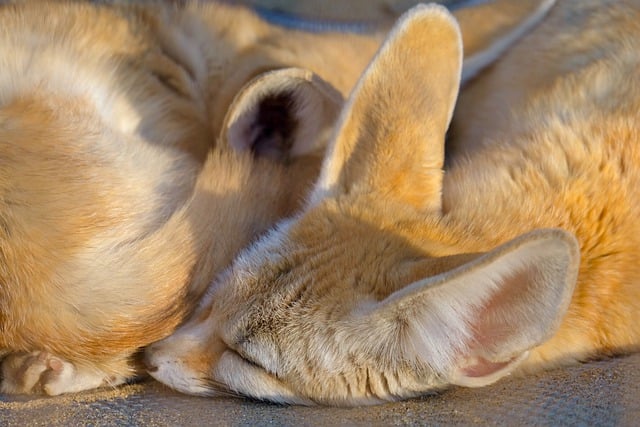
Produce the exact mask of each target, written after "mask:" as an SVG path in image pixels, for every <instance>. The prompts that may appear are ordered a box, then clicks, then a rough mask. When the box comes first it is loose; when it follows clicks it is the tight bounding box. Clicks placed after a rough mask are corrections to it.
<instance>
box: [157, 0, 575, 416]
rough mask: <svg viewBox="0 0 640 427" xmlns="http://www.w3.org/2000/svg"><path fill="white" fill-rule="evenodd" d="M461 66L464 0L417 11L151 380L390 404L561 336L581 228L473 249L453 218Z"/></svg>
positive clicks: (194, 389) (490, 372)
mask: <svg viewBox="0 0 640 427" xmlns="http://www.w3.org/2000/svg"><path fill="white" fill-rule="evenodd" d="M461 62H462V47H461V38H460V32H459V30H458V26H457V24H456V22H455V21H454V20H453V19H452V17H451V16H450V15H449V13H448V12H447V11H446V9H444V8H442V7H440V6H434V5H430V6H418V7H416V8H414V9H412V10H411V11H410V12H408V13H407V14H406V15H404V16H403V18H402V19H401V20H400V21H399V23H398V24H397V26H396V27H395V28H394V29H393V31H392V32H391V33H390V35H389V36H388V39H387V41H386V42H385V43H384V45H383V46H382V47H381V49H380V50H379V52H378V53H377V55H376V57H375V58H374V59H373V61H372V63H371V64H370V66H369V67H368V69H367V70H366V71H365V72H364V74H363V76H362V77H361V79H360V81H359V82H358V84H357V85H356V87H355V89H354V91H353V93H352V94H351V96H350V98H349V100H348V101H347V103H346V105H345V107H344V109H343V111H342V114H341V117H340V119H339V121H338V125H337V128H336V131H335V134H334V137H333V140H332V146H331V147H330V149H329V152H328V154H327V157H326V159H325V163H324V165H323V169H322V172H321V176H320V178H319V180H318V182H317V183H316V186H315V189H314V191H313V193H312V195H311V197H310V198H309V200H308V203H307V206H306V207H305V209H304V210H303V211H302V212H301V213H300V214H298V215H297V216H296V217H294V218H292V219H289V220H286V221H284V222H281V223H280V224H279V225H278V226H276V227H275V228H274V229H273V230H272V231H271V232H269V233H268V234H267V235H266V236H264V237H263V238H262V239H260V240H259V241H257V242H256V243H255V244H254V245H253V246H252V247H250V248H248V249H246V250H245V251H244V252H243V253H242V254H241V255H240V256H239V257H238V258H237V259H236V261H235V262H234V263H233V265H232V266H231V267H230V268H229V269H228V270H227V271H226V273H224V274H223V275H222V277H220V278H219V279H218V280H217V281H216V283H214V285H213V286H212V288H211V289H210V291H209V292H208V294H207V296H206V297H205V298H204V300H203V301H202V303H201V306H200V308H199V310H198V311H197V312H196V314H195V315H194V317H193V318H192V319H191V320H190V321H189V322H188V323H187V324H186V325H184V326H183V327H182V328H181V329H180V330H178V332H177V333H176V334H174V335H173V336H171V337H169V338H167V339H166V340H164V341H160V342H159V343H156V344H154V345H152V346H151V347H150V348H149V349H148V351H147V363H148V365H149V367H150V371H151V375H153V376H154V377H155V378H157V379H159V380H160V381H162V382H164V383H166V384H168V385H170V386H172V387H174V388H176V389H178V390H180V391H183V392H187V393H193V394H205V395H216V394H219V393H235V394H240V395H244V396H250V397H253V398H256V399H264V400H269V401H274V402H282V403H300V404H314V403H323V404H335V405H355V404H373V403H379V402H382V401H388V400H397V399H402V398H407V397H412V396H416V395H419V394H423V393H425V392H429V391H431V390H436V389H439V388H442V387H445V386H447V385H451V384H455V385H463V386H482V385H485V384H489V383H491V382H494V381H496V380H497V379H499V378H501V377H503V376H505V375H507V374H509V373H510V372H512V371H513V369H514V368H515V367H516V366H517V365H518V364H519V363H520V362H521V361H522V360H523V359H525V358H526V357H527V352H528V351H529V350H530V349H531V348H533V347H535V346H537V345H539V344H541V343H542V342H544V341H545V340H547V339H548V338H550V337H551V336H552V335H553V333H554V331H555V330H556V328H557V327H558V326H559V324H560V321H561V319H562V316H563V314H564V312H565V310H566V309H567V306H568V304H569V300H570V298H571V295H572V291H573V287H574V283H575V280H576V274H577V268H578V263H579V253H578V247H577V243H576V241H575V238H574V237H573V236H572V235H570V234H568V233H566V232H564V231H561V230H537V231H533V232H531V233H529V234H526V235H523V236H520V237H517V238H515V239H513V240H510V241H507V242H506V243H503V244H501V245H498V246H497V247H493V248H490V249H489V250H487V251H485V252H469V251H467V250H465V248H464V247H461V245H460V242H459V240H458V238H457V237H456V236H457V234H456V233H455V232H453V228H455V226H454V225H452V224H449V223H448V219H447V215H446V209H445V208H444V207H443V204H442V197H441V196H442V184H443V163H444V138H445V132H446V130H447V127H448V124H449V121H450V119H451V115H452V111H453V108H454V104H455V100H456V97H457V93H458V86H459V82H460V75H461Z"/></svg>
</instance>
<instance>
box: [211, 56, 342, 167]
mask: <svg viewBox="0 0 640 427" xmlns="http://www.w3.org/2000/svg"><path fill="white" fill-rule="evenodd" d="M342 104H343V99H342V95H340V93H339V92H338V91H337V90H335V89H334V88H333V87H332V86H331V85H330V84H329V83H327V82H325V81H324V80H322V79H321V78H320V77H318V76H317V75H315V74H313V73H312V72H311V71H308V70H303V69H300V68H284V69H280V70H276V71H270V72H266V73H264V74H261V75H259V76H257V77H255V78H254V79H253V80H251V81H250V82H249V83H247V84H246V85H245V86H244V87H243V88H242V89H241V90H240V92H239V93H238V94H237V95H236V97H235V99H234V101H233V102H232V104H231V106H230V107H229V110H228V112H227V115H226V117H225V119H224V122H223V125H222V131H221V132H222V133H221V137H220V141H221V143H222V144H226V145H227V146H228V147H230V148H232V149H234V150H237V151H244V150H250V151H252V152H253V153H254V154H255V155H256V156H263V157H268V158H272V159H275V160H280V161H286V160H287V159H288V158H289V157H290V156H299V155H303V154H306V153H309V152H312V151H314V150H316V149H318V148H320V147H322V145H323V144H326V142H327V141H328V139H329V135H328V134H329V132H330V130H331V128H332V126H333V125H334V123H335V121H336V120H337V115H338V113H339V112H340V108H341V107H342Z"/></svg>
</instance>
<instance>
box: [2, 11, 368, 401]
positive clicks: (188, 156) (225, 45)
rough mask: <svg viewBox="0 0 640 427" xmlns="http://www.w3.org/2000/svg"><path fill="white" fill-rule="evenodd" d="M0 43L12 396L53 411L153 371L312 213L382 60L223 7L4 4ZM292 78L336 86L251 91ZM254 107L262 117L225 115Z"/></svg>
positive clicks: (294, 84)
mask: <svg viewBox="0 0 640 427" xmlns="http://www.w3.org/2000/svg"><path fill="white" fill-rule="evenodd" d="M0 36H1V38H2V40H3V42H2V46H0V69H1V71H0V352H1V353H4V354H6V355H7V356H6V358H5V359H4V361H3V364H2V376H3V380H2V385H1V390H2V391H3V392H7V393H29V392H45V393H47V394H59V393H62V392H66V391H77V390H81V389H85V388H91V387H96V386H99V385H105V384H118V383H121V382H123V381H125V380H126V379H128V378H131V377H132V376H133V375H136V374H137V373H139V372H140V369H139V366H138V365H137V363H136V360H135V359H136V358H135V357H134V356H135V354H136V353H137V352H138V351H139V349H141V348H142V347H144V346H145V345H147V344H149V343H151V342H153V341H156V340H158V339H161V338H163V337H165V336H167V335H168V334H169V333H170V332H171V331H173V330H174V328H175V327H176V326H177V325H178V324H179V323H180V322H181V321H182V320H183V319H184V318H185V316H186V315H188V313H189V312H190V310H191V308H192V307H193V304H194V303H195V301H197V300H198V298H199V297H200V296H201V295H202V293H203V292H204V290H205V288H206V286H207V284H208V283H209V282H210V280H211V278H212V277H213V276H214V275H215V273H217V272H219V271H220V270H221V269H222V268H223V267H224V266H226V265H227V264H228V263H229V262H230V261H231V259H232V258H233V256H234V255H235V254H236V252H237V251H238V250H239V249H240V248H242V247H243V246H245V245H246V244H248V243H249V242H250V241H251V240H252V239H253V238H254V237H255V236H257V235H258V234H259V233H260V232H262V231H264V230H265V229H266V228H268V227H269V226H270V225H272V224H273V223H274V222H275V221H276V220H278V219H280V218H282V217H283V216H286V215H289V214H291V213H292V212H293V210H294V209H295V208H297V207H299V205H300V201H301V200H303V195H304V193H305V192H306V190H307V189H308V187H309V185H310V184H311V183H312V180H313V179H315V177H316V176H317V173H318V169H319V165H320V161H321V154H320V152H319V151H318V150H319V149H321V148H322V147H321V146H322V140H321V139H322V138H325V139H324V140H325V141H326V136H323V132H322V131H323V130H324V129H326V128H327V127H328V126H329V125H330V124H331V123H333V120H334V119H335V115H336V114H337V112H339V109H340V106H341V104H342V98H341V95H340V91H342V92H343V93H344V92H346V91H347V90H348V89H350V87H351V86H352V84H353V82H354V81H355V80H356V79H357V77H358V75H359V74H360V73H361V70H362V68H364V66H365V65H366V62H367V61H368V60H369V58H370V57H371V55H372V54H373V52H374V51H375V49H376V48H377V46H378V44H379V37H378V36H377V35H370V36H367V37H365V36H353V35H337V34H323V35H310V34H303V33H300V34H298V33H292V32H290V31H284V30H282V29H280V28H276V27H272V26H269V25H267V24H265V23H263V22H262V21H260V20H259V19H258V18H257V17H255V16H254V15H253V14H252V13H251V12H250V11H248V10H245V9H243V8H237V7H232V6H228V5H223V4H217V3H214V2H193V3H188V4H186V5H184V6H182V7H177V6H175V7H174V6H162V5H160V4H155V5H153V6H150V7H146V6H144V5H138V6H117V5H95V4H90V3H88V2H66V1H64V2H40V1H28V2H18V3H17V4H15V5H3V6H1V7H0ZM338 41H339V44H338ZM311 46H312V47H313V48H310V47H311ZM342 55H347V56H348V57H349V58H350V61H349V62H348V63H346V62H344V61H341V60H338V59H337V58H338V57H340V58H341V57H342ZM284 64H286V65H288V66H295V65H304V66H305V67H306V68H308V69H310V70H314V71H316V72H318V73H320V74H324V75H325V76H326V78H327V79H328V80H330V81H331V84H328V83H325V82H324V81H322V80H321V79H320V78H319V77H317V75H314V74H313V73H312V72H310V71H303V70H297V71H296V70H292V71H284V72H283V73H280V74H278V73H276V74H275V75H273V74H268V75H266V77H264V78H262V79H261V80H259V81H254V80H253V78H254V77H255V76H258V75H262V73H264V72H267V71H269V70H273V69H280V68H282V67H283V66H284ZM274 81H275V82H276V83H274ZM245 84H246V87H245ZM265 86H266V88H265ZM333 86H335V87H336V88H338V89H337V90H336V89H334V88H333ZM285 89H286V90H285ZM238 93H240V95H238ZM302 93H304V99H302V97H301V96H300V94H302ZM236 96H237V97H238V99H249V102H245V103H244V104H243V105H242V108H240V107H236V106H234V107H233V108H231V111H229V112H228V114H227V110H228V109H229V106H230V104H232V101H233V100H234V98H235V97H236ZM273 99H276V100H278V102H275V103H274V102H273V101H272V100H273ZM238 102H239V101H238ZM254 110H256V111H260V114H251V111H254ZM307 115H309V116H308V117H307ZM226 116H229V117H228V118H227V120H226V122H225V117H226ZM245 116H247V117H248V119H247V118H245V119H244V120H236V119H237V117H245ZM303 116H304V117H305V123H300V124H299V123H298V122H299V121H300V119H301V117H303ZM278 120H288V122H289V123H290V127H289V128H287V129H283V128H281V127H280V125H279V123H278ZM236 121H238V123H236ZM312 121H313V125H312V126H309V125H308V124H311V123H312ZM309 127H310V128H311V130H313V131H314V133H313V135H312V136H311V137H310V138H309V137H308V136H307V137H305V138H306V140H305V145H304V146H299V145H298V143H297V142H296V141H297V140H298V139H299V138H296V137H295V135H296V133H297V132H307V134H308V133H309V131H308V130H307V128H309ZM223 128H224V130H223ZM231 128H233V129H235V130H236V131H237V132H241V131H242V130H243V129H244V131H245V132H247V133H251V132H253V133H254V135H253V139H252V141H251V142H252V144H251V145H250V146H239V144H237V143H236V142H235V139H236V137H235V136H234V135H228V133H229V131H228V129H231ZM219 136H220V137H219ZM229 138H231V140H229ZM263 153H270V154H271V155H270V156H263V155H262V154H263ZM266 157H270V159H265V158H266Z"/></svg>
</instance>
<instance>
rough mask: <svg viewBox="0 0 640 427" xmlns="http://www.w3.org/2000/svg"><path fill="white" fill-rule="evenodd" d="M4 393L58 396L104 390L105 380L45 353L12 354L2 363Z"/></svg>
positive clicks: (93, 372) (0, 389)
mask: <svg viewBox="0 0 640 427" xmlns="http://www.w3.org/2000/svg"><path fill="white" fill-rule="evenodd" d="M0 371H1V372H2V383H1V384H0V392H2V393H8V394H47V395H49V396H57V395H59V394H63V393H73V392H77V391H82V390H88V389H92V388H97V387H100V386H101V385H103V384H105V376H104V374H102V373H100V372H95V371H91V370H87V369H78V368H77V367H76V366H74V365H73V364H72V363H70V362H67V361H65V360H63V359H61V358H59V357H56V356H54V355H52V354H50V353H48V352H45V351H34V352H31V353H11V354H9V355H7V356H6V357H5V358H4V359H3V360H2V366H1V367H0Z"/></svg>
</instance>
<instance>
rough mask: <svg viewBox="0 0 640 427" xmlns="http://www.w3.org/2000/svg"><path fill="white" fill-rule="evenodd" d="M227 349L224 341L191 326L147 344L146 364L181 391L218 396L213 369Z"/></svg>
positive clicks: (165, 381) (156, 374)
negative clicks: (192, 328)
mask: <svg viewBox="0 0 640 427" xmlns="http://www.w3.org/2000/svg"><path fill="white" fill-rule="evenodd" d="M224 349H225V346H224V344H223V343H222V341H221V340H220V339H218V338H217V337H215V336H211V334H209V335H207V334H206V331H205V330H204V329H202V328H195V329H194V330H191V329H188V330H186V331H184V332H182V331H178V332H176V333H175V334H173V335H171V336H169V337H167V338H165V339H163V340H161V341H158V342H156V343H154V344H151V345H150V346H148V347H147V349H146V350H145V354H144V358H143V363H144V366H145V368H146V370H147V372H148V373H149V375H151V376H152V377H153V378H155V379H157V380H158V381H161V382H163V383H165V384H167V385H168V386H170V387H172V388H174V389H176V390H178V391H180V392H183V393H187V394H195V395H207V396H210V395H219V394H220V391H221V390H220V387H218V386H216V384H215V381H214V380H213V378H212V377H213V375H212V370H213V369H214V368H215V366H216V365H217V363H218V359H219V358H220V356H221V354H222V353H223V352H224Z"/></svg>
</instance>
